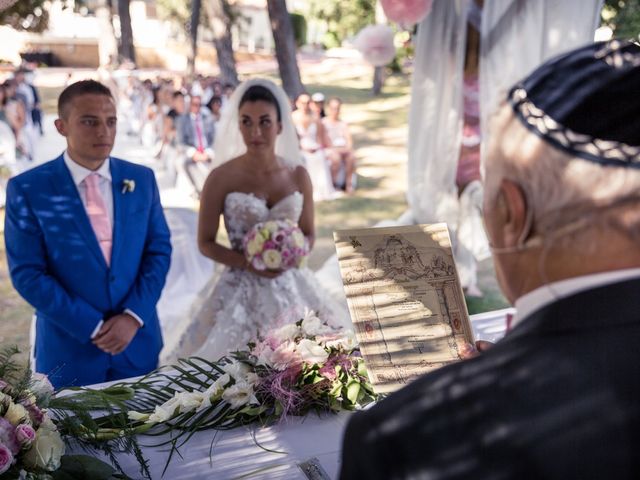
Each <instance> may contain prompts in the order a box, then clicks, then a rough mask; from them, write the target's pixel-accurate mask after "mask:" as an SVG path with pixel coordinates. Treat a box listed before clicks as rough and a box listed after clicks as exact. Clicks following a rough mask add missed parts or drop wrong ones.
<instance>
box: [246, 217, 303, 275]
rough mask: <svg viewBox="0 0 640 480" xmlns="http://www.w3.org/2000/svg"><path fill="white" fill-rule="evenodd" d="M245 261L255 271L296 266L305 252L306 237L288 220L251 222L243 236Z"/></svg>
mask: <svg viewBox="0 0 640 480" xmlns="http://www.w3.org/2000/svg"><path fill="white" fill-rule="evenodd" d="M243 247H244V252H245V256H246V259H247V261H248V262H249V263H250V264H251V266H253V268H255V269H256V270H267V269H268V270H288V269H290V268H299V267H301V266H303V265H304V264H305V262H306V258H307V255H308V254H309V246H308V244H307V240H306V238H305V236H304V234H303V233H302V231H301V230H300V227H298V225H296V224H295V223H294V222H292V221H291V220H270V221H268V222H263V223H258V224H256V225H254V226H253V227H252V228H251V229H250V230H249V231H248V232H247V234H246V235H245V237H244V240H243Z"/></svg>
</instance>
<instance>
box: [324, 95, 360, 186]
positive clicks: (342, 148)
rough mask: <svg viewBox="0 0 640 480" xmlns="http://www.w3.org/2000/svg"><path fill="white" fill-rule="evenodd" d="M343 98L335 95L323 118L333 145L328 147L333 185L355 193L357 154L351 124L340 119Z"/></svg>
mask: <svg viewBox="0 0 640 480" xmlns="http://www.w3.org/2000/svg"><path fill="white" fill-rule="evenodd" d="M341 107H342V100H340V99H339V98H337V97H333V98H331V99H330V100H329V103H328V105H327V116H326V117H324V118H323V119H322V124H323V125H324V128H325V130H326V131H327V135H329V140H330V142H331V147H330V148H328V149H327V157H328V158H329V162H330V164H331V178H332V179H333V185H334V186H335V187H337V188H344V190H345V191H346V192H347V193H353V177H354V175H355V171H356V156H355V154H354V153H353V140H352V139H351V133H350V132H349V125H347V123H346V122H343V121H342V120H341V119H340V109H341Z"/></svg>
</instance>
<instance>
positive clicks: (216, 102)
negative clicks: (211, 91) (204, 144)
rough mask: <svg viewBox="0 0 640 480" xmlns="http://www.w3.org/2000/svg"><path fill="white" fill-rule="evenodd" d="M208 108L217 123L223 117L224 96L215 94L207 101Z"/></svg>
mask: <svg viewBox="0 0 640 480" xmlns="http://www.w3.org/2000/svg"><path fill="white" fill-rule="evenodd" d="M207 108H208V109H209V111H210V112H211V115H212V116H213V122H214V123H215V124H216V125H217V124H218V122H219V121H220V117H222V97H219V96H217V95H214V96H213V97H211V100H209V102H208V103H207Z"/></svg>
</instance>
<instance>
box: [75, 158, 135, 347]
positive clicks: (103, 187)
mask: <svg viewBox="0 0 640 480" xmlns="http://www.w3.org/2000/svg"><path fill="white" fill-rule="evenodd" d="M63 158H64V163H65V165H66V166H67V168H68V169H69V172H70V173H71V178H72V179H73V183H74V184H75V186H76V188H77V189H78V194H80V199H81V200H82V204H83V205H84V208H85V210H86V208H87V185H86V184H85V182H84V180H85V179H86V178H87V177H88V176H89V175H91V174H92V173H97V174H98V176H99V177H100V179H99V180H100V181H99V182H98V188H99V189H100V195H102V199H103V200H104V203H105V206H106V208H107V215H108V217H109V223H110V224H111V228H112V229H113V189H112V188H111V183H112V182H111V169H110V164H109V159H108V158H107V159H106V160H105V161H104V162H103V163H102V165H101V166H100V168H99V169H98V170H95V171H94V170H89V169H88V168H85V167H83V166H82V165H80V164H78V163H76V162H74V161H73V160H72V159H71V157H70V156H69V152H67V151H66V150H65V151H64V154H63ZM124 313H128V314H129V315H131V316H132V317H133V318H135V319H136V320H137V322H138V323H139V324H140V326H141V327H142V326H144V322H143V321H142V319H141V318H140V317H139V316H138V315H137V314H136V313H135V312H133V311H131V310H129V309H128V308H127V309H126V310H125V311H124ZM103 324H104V319H102V320H100V322H99V323H98V325H97V326H96V328H95V329H94V330H93V333H92V334H91V338H93V337H95V336H96V335H97V334H98V332H99V331H100V328H101V327H102V325H103Z"/></svg>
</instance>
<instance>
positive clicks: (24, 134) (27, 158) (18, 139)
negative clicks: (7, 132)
mask: <svg viewBox="0 0 640 480" xmlns="http://www.w3.org/2000/svg"><path fill="white" fill-rule="evenodd" d="M4 114H5V118H6V122H7V124H8V125H9V126H10V127H11V131H12V132H13V137H14V145H15V159H16V166H17V168H18V170H19V171H22V170H25V169H27V168H29V166H30V164H31V162H32V161H33V158H34V148H35V147H34V146H35V142H34V139H33V136H32V134H31V133H32V131H30V130H29V125H28V122H27V109H26V108H25V106H24V103H22V101H21V100H18V99H16V98H14V99H12V100H9V101H8V102H7V104H6V105H5V107H4ZM15 173H18V171H14V174H15Z"/></svg>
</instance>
